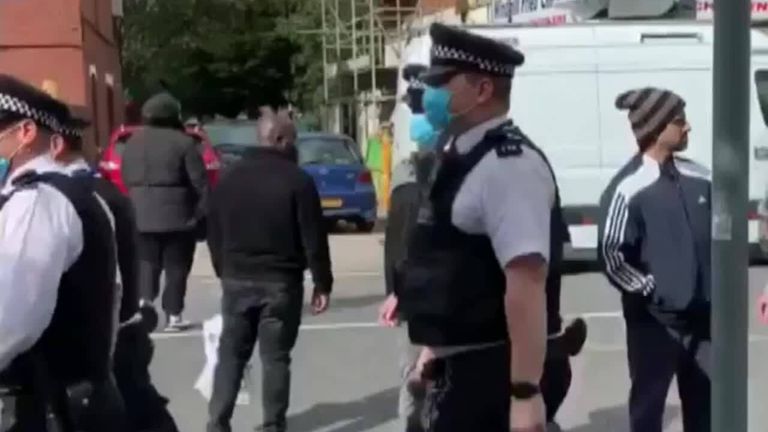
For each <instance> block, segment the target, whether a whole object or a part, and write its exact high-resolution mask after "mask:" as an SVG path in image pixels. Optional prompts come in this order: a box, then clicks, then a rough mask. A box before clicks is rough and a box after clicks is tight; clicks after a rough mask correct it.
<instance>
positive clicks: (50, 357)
mask: <svg viewBox="0 0 768 432" xmlns="http://www.w3.org/2000/svg"><path fill="white" fill-rule="evenodd" d="M65 117H66V106H64V105H63V104H62V103H60V102H58V101H57V100H55V99H53V98H52V97H50V96H48V95H47V94H45V93H44V92H42V91H40V90H38V89H36V88H34V87H32V86H30V85H28V84H26V83H23V82H21V81H19V80H17V79H15V78H13V77H10V76H8V75H0V183H1V184H2V185H3V186H2V189H1V190H0V253H1V254H2V258H0V341H1V342H0V371H1V372H0V389H1V390H0V393H2V395H3V407H4V412H3V419H2V420H3V424H2V427H1V428H0V430H4V431H5V430H11V431H40V430H48V431H52V430H55V431H64V432H67V431H74V430H78V431H104V430H120V429H121V425H122V424H123V418H122V400H121V398H120V396H119V393H118V392H117V389H116V386H115V383H114V378H113V376H112V372H111V368H110V366H111V355H112V349H113V346H114V342H115V332H116V327H117V310H116V306H117V300H118V295H119V293H118V287H117V286H116V284H115V243H114V240H113V238H114V233H113V230H112V225H111V221H110V219H109V215H108V214H107V212H106V211H105V210H104V208H103V207H102V205H101V203H100V202H99V201H98V199H97V198H96V196H95V195H94V190H93V188H92V185H91V184H90V183H89V182H84V181H80V180H79V179H74V178H71V177H69V176H66V175H65V174H64V169H63V168H62V167H61V165H60V164H58V163H56V162H55V161H54V160H53V158H52V156H51V154H50V149H51V148H52V146H54V145H55V144H56V143H57V142H58V141H60V140H61V139H62V138H61V135H60V131H61V126H62V124H63V122H64V121H65Z"/></svg>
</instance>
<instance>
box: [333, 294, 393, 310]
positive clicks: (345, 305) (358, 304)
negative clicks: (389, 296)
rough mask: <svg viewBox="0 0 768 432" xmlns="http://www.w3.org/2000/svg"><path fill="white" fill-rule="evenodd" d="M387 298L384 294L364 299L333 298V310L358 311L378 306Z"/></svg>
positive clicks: (363, 297) (364, 297)
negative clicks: (358, 309)
mask: <svg viewBox="0 0 768 432" xmlns="http://www.w3.org/2000/svg"><path fill="white" fill-rule="evenodd" d="M385 298H386V296H385V295H384V293H383V292H382V293H381V294H374V295H368V296H362V297H336V298H334V297H331V308H333V309H357V308H364V307H368V306H371V305H378V304H381V303H383V302H384V299H385Z"/></svg>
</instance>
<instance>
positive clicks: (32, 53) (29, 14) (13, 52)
mask: <svg viewBox="0 0 768 432" xmlns="http://www.w3.org/2000/svg"><path fill="white" fill-rule="evenodd" d="M0 71H2V72H4V73H10V74H12V75H15V76H17V77H19V78H21V79H24V80H25V81H28V82H29V83H31V84H33V85H36V86H38V87H39V86H41V85H42V83H43V81H46V80H49V81H53V82H54V83H56V86H57V88H58V96H59V98H60V99H62V100H63V101H65V102H67V103H68V104H69V105H71V106H77V107H78V112H80V113H81V115H82V114H85V115H86V116H88V117H90V118H91V121H92V122H93V123H94V125H95V126H94V127H93V128H92V130H91V131H90V133H89V134H87V135H86V148H87V149H88V150H89V151H94V150H95V146H96V145H104V144H105V143H106V142H107V139H108V137H109V134H110V132H111V128H112V127H114V126H116V125H118V124H120V123H121V122H122V119H123V105H122V104H123V99H122V86H121V84H122V82H121V73H120V63H119V57H118V48H117V46H116V44H115V40H114V31H113V18H112V2H110V1H105V0H2V1H0ZM110 94H111V95H110Z"/></svg>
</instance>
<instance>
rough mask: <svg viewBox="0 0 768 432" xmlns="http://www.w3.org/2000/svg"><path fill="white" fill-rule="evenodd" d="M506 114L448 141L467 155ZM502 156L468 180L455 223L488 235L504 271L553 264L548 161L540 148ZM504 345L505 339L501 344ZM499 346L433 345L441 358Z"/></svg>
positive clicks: (489, 157) (490, 158)
mask: <svg viewBox="0 0 768 432" xmlns="http://www.w3.org/2000/svg"><path fill="white" fill-rule="evenodd" d="M506 121H508V119H507V117H506V116H499V117H496V118H493V119H491V120H488V121H486V122H485V123H482V124H480V125H477V126H475V127H474V128H472V129H470V130H468V131H467V132H465V133H463V134H462V135H459V136H458V137H456V138H452V139H448V141H447V142H448V143H447V144H446V149H447V148H449V147H448V146H453V147H454V148H455V149H456V151H457V152H458V153H459V154H467V153H469V152H470V150H472V148H473V147H474V146H475V145H477V144H478V143H480V141H482V140H483V138H484V137H485V134H486V133H487V132H488V131H490V130H492V129H495V128H497V127H499V126H500V125H501V124H503V123H504V122H506ZM521 149H522V153H521V154H520V155H514V156H509V157H499V156H498V155H497V153H496V152H495V151H490V152H488V154H486V155H485V156H484V157H483V159H482V160H481V161H480V162H479V163H478V164H477V165H476V166H475V167H474V169H473V170H472V171H471V172H470V173H469V174H468V175H467V177H466V178H465V179H464V183H463V184H462V185H461V187H460V188H459V192H458V193H457V195H456V198H455V200H454V202H453V208H452V211H451V222H452V223H453V224H454V225H455V226H456V227H457V228H459V229H460V230H462V231H464V232H465V233H468V234H477V235H487V236H488V237H489V238H490V240H491V244H492V246H493V250H494V253H495V254H496V258H497V260H498V262H499V266H500V267H502V268H503V267H505V266H506V265H507V264H508V263H509V262H510V261H512V260H514V259H515V258H519V257H522V256H527V255H538V256H541V257H542V258H543V259H544V260H546V261H548V260H549V248H550V244H549V241H550V238H549V237H550V217H551V212H552V206H553V205H554V202H555V183H554V181H553V180H552V174H551V173H550V171H549V168H548V167H547V164H546V162H545V161H544V160H543V159H542V158H541V156H540V155H539V154H538V153H536V152H535V151H534V150H531V149H528V148H526V147H524V146H523V147H522V148H521ZM499 342H500V343H503V341H499ZM497 344H498V343H490V344H480V345H467V346H450V347H432V348H433V350H434V353H435V355H436V356H438V357H446V356H450V355H454V354H457V353H460V352H464V351H469V350H475V349H481V348H485V347H489V346H494V345H497Z"/></svg>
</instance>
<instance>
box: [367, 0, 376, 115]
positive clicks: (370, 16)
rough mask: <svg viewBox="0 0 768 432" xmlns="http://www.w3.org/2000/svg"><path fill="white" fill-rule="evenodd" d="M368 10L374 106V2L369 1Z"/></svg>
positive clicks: (374, 101)
mask: <svg viewBox="0 0 768 432" xmlns="http://www.w3.org/2000/svg"><path fill="white" fill-rule="evenodd" d="M368 9H370V11H369V12H370V14H369V15H368V25H369V26H370V27H371V28H370V30H369V31H370V42H369V43H370V44H371V53H370V55H371V97H372V98H373V103H374V105H375V104H376V28H375V23H374V18H375V17H374V12H375V9H374V6H373V0H368Z"/></svg>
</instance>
